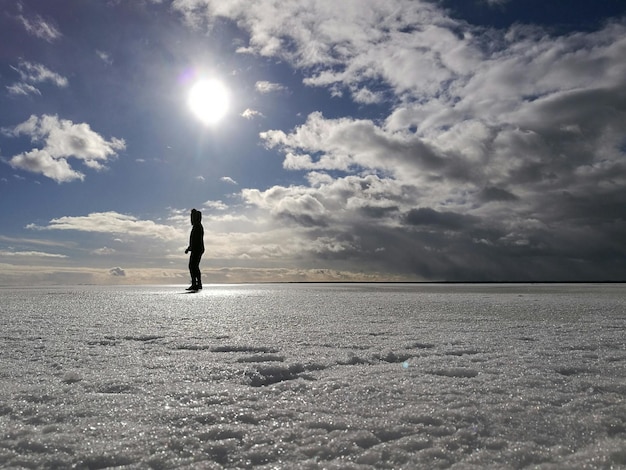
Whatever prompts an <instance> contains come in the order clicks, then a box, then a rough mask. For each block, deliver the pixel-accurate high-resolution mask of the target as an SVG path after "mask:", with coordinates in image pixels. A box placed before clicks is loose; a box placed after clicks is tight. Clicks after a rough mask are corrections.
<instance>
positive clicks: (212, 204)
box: [202, 201, 228, 211]
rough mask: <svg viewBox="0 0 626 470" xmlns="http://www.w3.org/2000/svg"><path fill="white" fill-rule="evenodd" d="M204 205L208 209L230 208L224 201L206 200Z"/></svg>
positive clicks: (220, 209) (221, 209)
mask: <svg viewBox="0 0 626 470" xmlns="http://www.w3.org/2000/svg"><path fill="white" fill-rule="evenodd" d="M202 205H203V206H204V207H206V208H207V209H215V210H218V211H223V210H226V209H228V206H227V205H226V204H224V203H223V202H222V201H206V202H205V203H204V204H202Z"/></svg>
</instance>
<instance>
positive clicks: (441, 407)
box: [0, 285, 626, 469]
mask: <svg viewBox="0 0 626 470" xmlns="http://www.w3.org/2000/svg"><path fill="white" fill-rule="evenodd" d="M625 333H626V286H624V285H495V286H494V285H455V286H453V285H417V286H415V285H246V286H206V287H205V289H204V291H203V292H201V293H198V294H184V293H183V290H182V287H181V286H159V287H108V288H102V287H76V288H67V287H64V288H42V289H8V288H7V289H0V467H2V468H89V469H92V468H94V469H95V468H106V467H119V466H124V468H131V469H166V468H194V469H195V468H198V469H200V468H251V467H261V468H293V469H299V468H302V469H317V468H345V469H361V468H362V469H369V468H407V469H412V468H427V469H432V468H454V469H465V468H469V469H484V468H493V469H496V468H497V469H507V468H511V469H517V468H538V469H554V468H559V469H560V468H563V469H578V468H606V469H608V468H626V400H625V398H626V334H625Z"/></svg>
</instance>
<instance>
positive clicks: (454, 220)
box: [405, 207, 478, 230]
mask: <svg viewBox="0 0 626 470" xmlns="http://www.w3.org/2000/svg"><path fill="white" fill-rule="evenodd" d="M477 220H478V219H477V218H476V217H472V216H469V215H463V214H456V213H454V212H438V211H436V210H434V209H430V208H427V207H422V208H419V209H411V210H410V211H409V212H408V214H407V215H406V218H405V221H406V223H407V224H408V225H415V226H431V227H440V228H444V229H451V230H462V229H463V228H465V227H467V226H471V225H474V224H475V223H476V222H477Z"/></svg>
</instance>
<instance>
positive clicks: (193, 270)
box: [188, 253, 196, 290]
mask: <svg viewBox="0 0 626 470" xmlns="http://www.w3.org/2000/svg"><path fill="white" fill-rule="evenodd" d="M189 275H190V276H191V286H189V289H188V290H192V289H195V288H196V261H195V259H194V256H193V253H191V254H190V255H189Z"/></svg>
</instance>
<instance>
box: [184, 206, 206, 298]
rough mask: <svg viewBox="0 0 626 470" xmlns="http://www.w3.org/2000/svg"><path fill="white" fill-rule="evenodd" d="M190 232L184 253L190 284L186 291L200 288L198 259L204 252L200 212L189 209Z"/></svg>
mask: <svg viewBox="0 0 626 470" xmlns="http://www.w3.org/2000/svg"><path fill="white" fill-rule="evenodd" d="M191 225H192V227H191V234H190V235H189V246H188V247H187V249H186V250H185V254H187V253H189V252H191V254H190V255H189V274H191V285H190V286H189V287H187V289H186V290H188V291H197V290H200V289H202V279H201V278H200V276H201V273H200V259H201V258H202V254H203V253H204V227H202V212H200V211H197V210H196V209H191Z"/></svg>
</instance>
